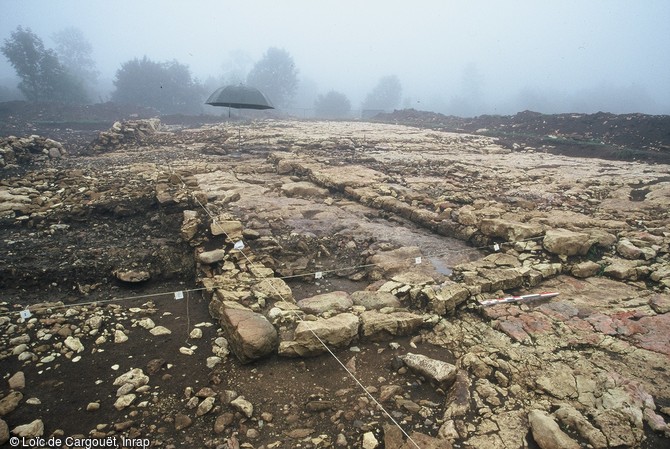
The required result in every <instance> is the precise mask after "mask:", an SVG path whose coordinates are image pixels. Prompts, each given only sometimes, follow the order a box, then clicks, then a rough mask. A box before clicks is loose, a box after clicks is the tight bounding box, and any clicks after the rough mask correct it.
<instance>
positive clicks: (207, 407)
mask: <svg viewBox="0 0 670 449" xmlns="http://www.w3.org/2000/svg"><path fill="white" fill-rule="evenodd" d="M213 408H214V398H213V397H207V398H205V399H203V400H202V402H200V404H199V405H198V410H196V412H195V414H196V416H202V415H206V414H207V413H209V412H210V411H212V409H213Z"/></svg>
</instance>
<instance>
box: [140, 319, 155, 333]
mask: <svg viewBox="0 0 670 449" xmlns="http://www.w3.org/2000/svg"><path fill="white" fill-rule="evenodd" d="M137 325H138V326H140V327H142V328H144V329H147V330H151V329H153V328H154V327H156V323H154V320H152V319H151V318H148V317H147V318H142V319H141V320H139V321H138V322H137Z"/></svg>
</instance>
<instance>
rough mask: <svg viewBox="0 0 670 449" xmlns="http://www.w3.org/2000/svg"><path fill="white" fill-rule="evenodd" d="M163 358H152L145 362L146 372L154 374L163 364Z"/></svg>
mask: <svg viewBox="0 0 670 449" xmlns="http://www.w3.org/2000/svg"><path fill="white" fill-rule="evenodd" d="M165 364H166V362H165V359H152V360H149V361H148V362H147V373H149V374H150V375H151V374H156V373H157V372H158V371H160V370H161V368H163V367H164V366H165Z"/></svg>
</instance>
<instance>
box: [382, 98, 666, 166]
mask: <svg viewBox="0 0 670 449" xmlns="http://www.w3.org/2000/svg"><path fill="white" fill-rule="evenodd" d="M374 120H375V121H380V122H385V123H398V124H404V125H412V126H418V127H422V128H425V127H428V128H434V129H439V130H442V131H454V132H467V133H475V134H483V135H487V136H493V137H498V138H499V139H500V142H501V143H503V144H506V145H507V146H510V147H513V144H514V143H516V149H519V148H521V147H522V146H527V147H528V146H529V147H532V148H534V149H539V150H542V151H546V152H549V153H553V154H564V155H568V156H577V157H598V158H603V159H615V160H642V161H648V162H660V163H669V162H670V116H667V115H646V114H620V115H616V114H609V113H606V112H598V113H595V114H541V113H539V112H532V111H523V112H519V113H517V114H515V115H504V116H503V115H481V116H478V117H472V118H462V117H454V116H447V115H442V114H438V113H434V112H425V111H417V110H415V109H403V110H400V111H394V112H392V113H388V114H379V115H377V116H376V117H375V118H374Z"/></svg>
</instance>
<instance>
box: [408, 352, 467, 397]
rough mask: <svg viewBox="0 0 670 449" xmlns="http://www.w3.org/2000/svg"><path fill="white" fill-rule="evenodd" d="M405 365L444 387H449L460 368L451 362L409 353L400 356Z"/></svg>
mask: <svg viewBox="0 0 670 449" xmlns="http://www.w3.org/2000/svg"><path fill="white" fill-rule="evenodd" d="M400 359H401V360H402V361H403V362H405V365H407V366H408V367H409V369H411V370H412V371H414V372H415V373H417V374H421V375H422V376H425V377H426V378H427V379H429V380H430V381H431V382H433V383H436V384H438V385H440V386H441V387H442V388H449V387H450V386H451V385H452V384H453V383H454V381H455V380H456V374H457V373H458V368H456V366H454V365H452V364H451V363H447V362H443V361H442V360H435V359H431V358H430V357H426V356H425V355H421V354H413V353H411V352H408V353H407V354H405V355H403V356H400Z"/></svg>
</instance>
